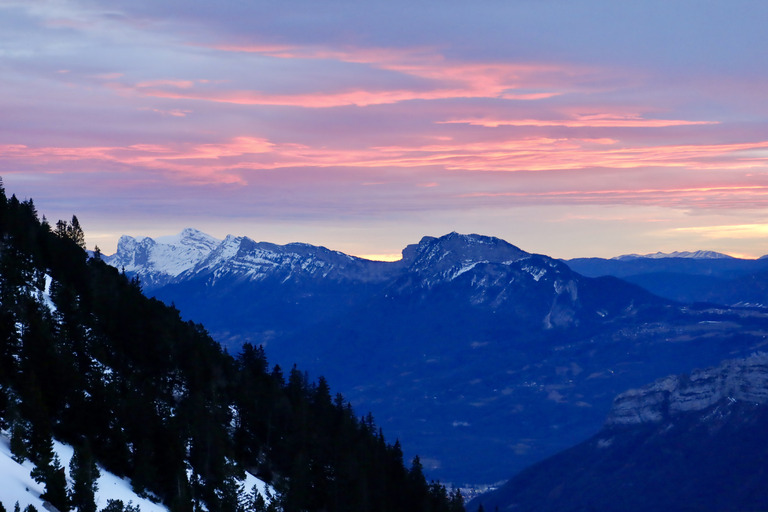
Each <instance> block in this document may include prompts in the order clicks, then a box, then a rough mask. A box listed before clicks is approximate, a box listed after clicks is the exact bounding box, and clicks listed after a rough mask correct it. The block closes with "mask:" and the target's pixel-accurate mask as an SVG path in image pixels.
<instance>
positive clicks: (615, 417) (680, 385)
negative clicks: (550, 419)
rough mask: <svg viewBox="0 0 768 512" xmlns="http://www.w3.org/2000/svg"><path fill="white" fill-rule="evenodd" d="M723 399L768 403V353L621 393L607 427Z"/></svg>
mask: <svg viewBox="0 0 768 512" xmlns="http://www.w3.org/2000/svg"><path fill="white" fill-rule="evenodd" d="M726 399H728V400H732V401H743V402H752V403H759V404H764V403H768V354H766V353H757V354H755V355H753V356H751V357H748V358H746V359H736V360H729V361H724V362H723V363H722V364H721V365H720V366H717V367H715V368H707V369H704V370H695V371H693V372H691V374H690V375H673V376H670V377H665V378H663V379H659V380H657V381H656V382H654V383H653V384H650V385H648V386H644V387H642V388H639V389H632V390H629V391H627V392H625V393H622V394H620V395H619V396H617V397H616V398H615V399H614V401H613V408H612V409H611V412H610V414H609V415H608V418H607V420H606V426H611V425H632V424H638V423H649V422H650V423H659V422H662V421H664V420H666V419H669V418H670V417H674V416H675V415H677V414H680V413H683V412H692V411H702V410H704V409H707V408H709V407H711V406H713V405H715V404H716V403H718V402H720V401H722V400H726Z"/></svg>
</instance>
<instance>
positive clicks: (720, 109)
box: [0, 0, 768, 259]
mask: <svg viewBox="0 0 768 512" xmlns="http://www.w3.org/2000/svg"><path fill="white" fill-rule="evenodd" d="M766 21H768V2H765V1H764V0H729V1H725V0H718V1H714V0H643V1H642V2H630V1H625V2H622V1H616V0H476V1H473V2H469V1H457V0H439V1H438V0H386V1H380V0H365V1H360V0H356V1H340V0H324V1H317V0H311V1H310V0H286V1H284V2H274V1H269V2H268V1H263V0H250V1H245V0H242V1H241V0H220V1H216V2H213V1H211V0H207V1H198V0H167V1H158V0H0V176H2V178H3V182H4V186H5V189H6V192H7V193H8V194H9V195H10V194H11V193H13V194H16V196H17V197H19V198H20V199H27V198H32V199H33V200H34V202H35V205H36V206H37V208H38V211H39V212H40V213H41V215H43V214H44V215H45V216H46V217H47V218H48V219H49V220H54V221H55V220H58V219H69V218H71V216H72V215H73V214H75V215H77V217H78V219H79V221H80V223H81V225H82V226H83V228H84V229H85V232H86V242H87V244H88V247H89V248H93V247H94V246H96V245H98V246H99V247H100V248H101V250H102V252H104V253H105V254H111V253H113V252H114V251H115V249H116V244H117V240H118V238H119V237H120V235H122V234H129V235H132V236H153V237H154V236H162V235H170V234H173V233H177V232H179V231H181V230H182V229H183V228H185V227H194V228H197V229H200V230H202V231H204V232H207V233H209V234H211V235H213V236H216V237H218V238H223V237H224V236H225V235H226V234H235V235H245V236H249V237H250V238H253V239H254V240H257V241H260V240H263V241H269V242H274V243H288V242H295V241H300V242H307V243H312V244H316V245H323V246H326V247H328V248H331V249H336V250H340V251H343V252H346V253H348V254H355V255H361V256H366V257H375V258H390V259H391V258H395V257H397V255H399V253H400V251H401V250H402V249H403V248H404V247H405V246H406V245H407V244H411V243H415V242H418V240H419V239H421V237H422V236H425V235H429V236H440V235H443V234H446V233H448V232H451V231H458V232H461V233H479V234H485V235H492V236H497V237H500V238H503V239H505V240H507V241H508V242H510V243H513V244H515V245H517V246H519V247H520V248H522V249H524V250H526V251H529V252H537V253H544V254H548V255H551V256H554V257H560V258H571V257H586V256H599V257H611V256H616V255H619V254H626V253H641V254H644V253H650V252H656V251H665V252H670V251H675V250H680V251H682V250H697V249H708V250H715V251H720V252H724V253H728V254H731V255H736V256H742V257H759V256H762V255H764V254H768V31H766V30H765V23H766Z"/></svg>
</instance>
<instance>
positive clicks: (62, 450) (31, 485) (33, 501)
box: [0, 432, 274, 512]
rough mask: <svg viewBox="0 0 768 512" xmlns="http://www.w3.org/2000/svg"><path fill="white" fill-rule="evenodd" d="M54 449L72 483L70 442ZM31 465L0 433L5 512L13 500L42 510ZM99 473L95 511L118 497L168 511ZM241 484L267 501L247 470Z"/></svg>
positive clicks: (145, 511) (148, 510)
mask: <svg viewBox="0 0 768 512" xmlns="http://www.w3.org/2000/svg"><path fill="white" fill-rule="evenodd" d="M54 451H55V452H56V454H57V455H58V457H59V460H60V461H61V465H62V466H63V467H64V470H65V472H66V473H67V483H68V484H69V485H70V486H71V485H72V479H71V477H70V474H69V462H70V460H72V454H73V449H72V447H71V446H69V445H66V444H63V443H60V442H58V441H54ZM33 467H34V466H33V464H32V463H31V462H30V461H29V460H26V461H24V463H23V464H19V463H17V462H16V461H15V460H13V458H12V457H11V449H10V442H9V439H8V436H7V433H6V432H3V433H0V503H2V504H3V506H4V507H5V509H6V510H7V511H11V510H13V509H14V505H15V503H16V502H18V503H19V507H20V508H21V510H24V509H25V508H26V507H27V505H32V506H33V507H35V508H36V509H37V510H38V511H39V512H43V511H44V510H45V508H44V506H43V500H41V499H40V495H41V494H42V493H43V492H45V487H44V486H43V485H42V484H39V483H37V482H35V481H34V480H33V479H32V477H31V476H30V471H32V468H33ZM99 472H100V473H101V476H100V477H99V480H98V490H97V491H96V508H97V509H98V510H102V509H103V508H104V507H106V506H107V503H108V502H109V500H120V501H122V502H123V504H125V505H128V504H129V503H130V504H131V505H133V506H138V507H139V508H140V509H141V512H167V511H168V508H167V507H164V506H163V505H160V504H157V503H154V502H152V501H150V500H149V499H147V498H142V497H140V496H138V495H137V494H136V493H135V492H133V490H131V482H130V481H129V480H128V479H127V478H119V477H117V476H115V475H113V474H112V473H109V472H107V471H105V470H104V469H103V468H99ZM241 485H242V487H243V489H244V490H245V491H246V492H249V491H251V490H252V489H253V488H254V486H255V487H256V488H257V489H258V491H259V493H260V494H261V495H262V497H263V498H264V499H265V501H266V502H267V503H268V502H269V497H268V493H267V485H266V484H265V483H264V482H262V481H261V480H259V479H258V478H256V477H254V476H252V475H251V474H250V473H246V478H245V480H243V481H242V482H241ZM273 493H274V489H271V488H270V489H269V494H273Z"/></svg>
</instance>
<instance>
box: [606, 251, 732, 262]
mask: <svg viewBox="0 0 768 512" xmlns="http://www.w3.org/2000/svg"><path fill="white" fill-rule="evenodd" d="M640 258H648V259H656V260H657V259H662V258H689V259H732V258H733V256H728V255H727V254H723V253H721V252H715V251H701V250H699V251H674V252H655V253H651V254H624V255H622V256H616V257H615V258H612V259H614V260H636V259H640Z"/></svg>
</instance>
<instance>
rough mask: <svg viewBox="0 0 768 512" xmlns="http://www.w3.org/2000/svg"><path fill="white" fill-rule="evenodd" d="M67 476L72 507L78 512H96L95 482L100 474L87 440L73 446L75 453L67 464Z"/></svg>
mask: <svg viewBox="0 0 768 512" xmlns="http://www.w3.org/2000/svg"><path fill="white" fill-rule="evenodd" d="M69 474H70V476H71V477H72V481H73V483H72V491H71V492H70V495H69V496H70V501H71V504H72V507H74V508H76V509H77V510H78V512H96V491H97V490H98V484H97V482H96V481H97V480H98V478H99V476H100V472H99V468H98V466H96V461H95V460H94V458H93V452H92V451H91V447H90V443H89V442H88V440H85V441H84V442H82V443H81V444H79V445H77V446H75V452H74V454H73V455H72V460H71V461H70V462H69Z"/></svg>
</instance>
